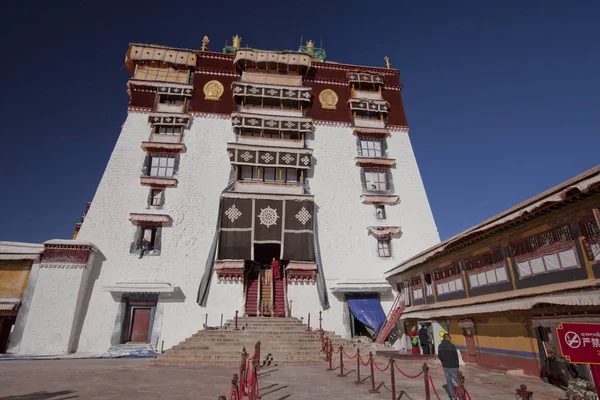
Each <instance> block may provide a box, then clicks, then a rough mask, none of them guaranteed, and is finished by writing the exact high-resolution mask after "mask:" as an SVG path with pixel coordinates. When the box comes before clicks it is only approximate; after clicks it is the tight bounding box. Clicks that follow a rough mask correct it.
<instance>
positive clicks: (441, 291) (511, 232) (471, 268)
mask: <svg viewBox="0 0 600 400" xmlns="http://www.w3.org/2000/svg"><path fill="white" fill-rule="evenodd" d="M599 227H600V166H599V167H596V168H593V169H591V170H589V171H587V172H585V173H583V174H581V175H579V176H577V177H575V178H573V179H571V180H569V181H567V182H564V183H562V184H561V185H558V186H556V187H554V188H552V189H550V190H548V191H546V192H544V193H542V194H540V195H539V196H536V197H534V198H532V199H530V200H527V201H526V202H524V203H522V204H519V205H517V206H515V207H513V208H511V209H509V210H507V211H505V212H503V213H501V214H499V215H497V216H495V217H493V218H490V219H488V220H487V221H484V222H482V223H481V224H479V225H476V226H474V227H473V228H470V229H468V230H466V231H465V232H463V233H460V234H458V235H456V236H454V237H452V238H450V239H448V240H446V241H444V242H442V243H440V244H438V245H436V246H433V247H431V248H430V249H428V250H426V251H424V252H422V253H420V254H418V255H416V256H414V257H413V258H411V259H409V260H407V261H405V262H403V263H402V264H400V265H399V266H397V267H396V268H394V269H392V270H390V271H388V272H386V278H387V280H388V281H389V282H390V284H392V285H393V286H394V287H396V288H397V289H398V291H399V292H401V294H400V296H401V298H402V301H401V303H402V304H403V305H404V306H405V310H404V312H403V314H402V316H401V317H400V326H399V328H400V329H409V328H410V327H411V326H414V325H417V324H419V325H425V326H426V327H428V328H429V329H431V331H432V332H431V333H432V336H433V339H434V341H435V349H437V345H438V344H439V331H441V330H444V331H446V332H450V334H451V335H452V339H453V342H454V343H455V344H456V346H457V347H458V348H459V350H460V351H461V354H462V358H463V360H464V361H465V362H467V363H469V362H470V363H477V364H480V365H483V366H486V367H491V368H503V369H506V370H509V369H522V370H524V371H525V373H527V374H530V375H536V376H542V377H548V376H550V379H557V377H558V376H561V371H567V370H569V369H570V365H569V362H568V360H565V359H563V358H562V356H561V352H560V349H559V345H558V339H557V331H556V329H557V327H558V326H559V324H560V323H561V322H583V323H588V322H591V323H600V290H599V285H600V228H599ZM403 344H404V343H403ZM586 345H588V346H590V351H596V350H597V349H595V348H593V347H592V343H591V342H590V343H587V344H586ZM404 347H408V345H405V346H404ZM435 349H434V350H435ZM578 373H580V374H582V375H585V368H584V369H583V371H579V372H578ZM556 383H559V384H565V383H566V382H561V381H557V382H556Z"/></svg>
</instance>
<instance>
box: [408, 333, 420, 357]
mask: <svg viewBox="0 0 600 400" xmlns="http://www.w3.org/2000/svg"><path fill="white" fill-rule="evenodd" d="M408 337H409V338H410V345H411V346H412V355H413V356H418V355H420V354H421V353H420V352H419V333H418V332H417V327H416V326H413V327H412V328H410V331H409V332H408Z"/></svg>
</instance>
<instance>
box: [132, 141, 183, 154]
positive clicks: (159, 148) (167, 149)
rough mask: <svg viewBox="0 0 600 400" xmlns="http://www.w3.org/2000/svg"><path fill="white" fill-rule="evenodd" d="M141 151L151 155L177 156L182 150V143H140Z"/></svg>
mask: <svg viewBox="0 0 600 400" xmlns="http://www.w3.org/2000/svg"><path fill="white" fill-rule="evenodd" d="M141 147H142V149H143V150H144V151H146V152H148V153H152V154H177V153H179V152H181V151H183V149H185V145H184V144H183V143H162V142H142V145H141Z"/></svg>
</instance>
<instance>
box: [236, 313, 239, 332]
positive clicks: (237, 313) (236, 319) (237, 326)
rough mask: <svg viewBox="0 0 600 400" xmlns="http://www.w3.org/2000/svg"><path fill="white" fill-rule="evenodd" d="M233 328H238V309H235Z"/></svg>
mask: <svg viewBox="0 0 600 400" xmlns="http://www.w3.org/2000/svg"><path fill="white" fill-rule="evenodd" d="M235 330H236V331H237V330H239V329H238V310H235Z"/></svg>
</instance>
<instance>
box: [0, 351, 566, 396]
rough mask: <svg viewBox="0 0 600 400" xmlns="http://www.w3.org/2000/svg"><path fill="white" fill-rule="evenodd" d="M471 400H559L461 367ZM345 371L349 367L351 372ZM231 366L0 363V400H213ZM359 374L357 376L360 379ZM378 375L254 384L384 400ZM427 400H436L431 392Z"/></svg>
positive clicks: (269, 374) (320, 375)
mask: <svg viewBox="0 0 600 400" xmlns="http://www.w3.org/2000/svg"><path fill="white" fill-rule="evenodd" d="M401 368H402V369H403V370H405V372H406V373H408V374H415V373H416V372H418V370H419V366H418V363H417V362H403V364H402V365H401ZM463 370H464V372H465V375H466V377H467V382H468V384H469V385H468V388H469V392H470V393H471V397H472V399H473V400H480V399H481V400H494V399H511V400H512V399H514V387H516V386H518V385H519V384H521V383H524V384H526V385H528V386H529V387H530V389H532V390H533V391H534V392H535V398H537V399H559V398H562V397H563V391H562V390H560V389H557V388H555V387H553V386H550V385H547V384H544V383H543V382H542V381H540V380H539V379H535V378H528V377H514V376H508V375H506V374H503V373H500V372H490V371H486V370H484V369H481V368H478V367H471V366H469V367H466V368H463ZM350 371H351V369H350ZM235 372H236V368H235V367H213V366H210V367H209V366H205V367H195V368H184V367H163V366H153V365H151V360H148V359H108V360H91V359H89V360H54V361H46V360H44V361H2V362H0V400H66V399H104V400H109V399H127V400H137V399H181V400H187V399H190V400H191V399H194V400H204V399H206V400H208V399H211V400H217V399H218V396H219V395H228V393H229V384H230V382H231V376H232V374H233V373H235ZM365 372H366V371H361V375H362V376H365V377H366V374H365ZM386 372H387V373H385V374H383V373H378V372H376V376H377V377H378V379H377V382H378V384H379V383H381V381H382V380H383V377H384V375H385V376H386V377H388V378H387V379H385V386H383V387H381V388H380V394H379V395H372V394H369V393H368V389H369V386H368V382H365V384H363V385H354V384H353V381H354V380H356V375H355V373H354V372H350V374H349V375H348V376H347V377H345V378H338V377H337V374H338V371H326V366H325V364H324V365H323V366H310V367H300V366H293V367H292V366H286V367H278V366H273V367H267V368H264V369H263V370H262V371H261V376H260V386H261V395H262V399H264V400H284V399H290V400H293V399H391V393H390V392H389V391H388V390H387V389H386V387H387V388H389V387H390V382H389V370H388V371H386ZM398 375H399V374H397V377H396V382H397V384H396V387H397V388H398V395H400V393H401V391H402V390H404V391H405V392H406V394H405V395H403V396H402V397H401V398H402V399H414V400H417V399H423V398H424V390H423V379H422V378H417V379H407V378H405V377H403V376H401V375H400V376H398ZM432 376H433V380H434V382H435V385H436V387H437V389H438V392H439V394H440V397H441V399H442V400H446V399H448V396H447V395H446V394H445V393H443V389H442V388H441V385H442V384H443V378H442V372H441V369H440V368H439V367H437V366H435V367H434V366H432ZM431 398H432V400H437V398H436V396H435V394H434V393H432V395H431Z"/></svg>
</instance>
